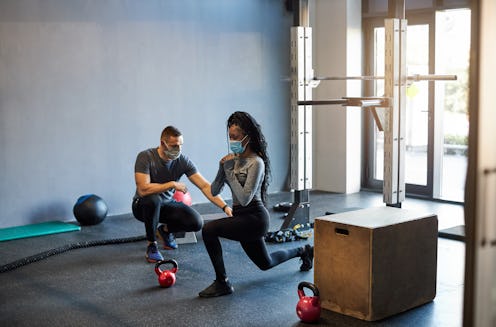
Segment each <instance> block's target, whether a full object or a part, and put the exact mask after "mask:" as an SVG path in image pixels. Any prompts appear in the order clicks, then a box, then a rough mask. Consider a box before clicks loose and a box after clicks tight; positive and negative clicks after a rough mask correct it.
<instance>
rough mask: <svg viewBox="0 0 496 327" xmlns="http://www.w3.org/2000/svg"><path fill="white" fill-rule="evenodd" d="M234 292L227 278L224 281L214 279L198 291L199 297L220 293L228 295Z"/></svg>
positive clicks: (214, 295)
mask: <svg viewBox="0 0 496 327" xmlns="http://www.w3.org/2000/svg"><path fill="white" fill-rule="evenodd" d="M232 292H234V287H232V285H231V282H229V280H226V281H218V280H214V282H213V283H212V284H211V285H210V286H209V287H207V288H206V289H204V290H203V291H201V292H200V293H198V295H199V296H200V297H216V296H222V295H228V294H231V293H232Z"/></svg>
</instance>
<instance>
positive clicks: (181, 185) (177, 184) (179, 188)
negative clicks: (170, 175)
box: [174, 182, 188, 193]
mask: <svg viewBox="0 0 496 327" xmlns="http://www.w3.org/2000/svg"><path fill="white" fill-rule="evenodd" d="M174 189H175V190H176V191H180V192H183V193H186V192H188V188H187V187H186V184H184V183H181V182H174Z"/></svg>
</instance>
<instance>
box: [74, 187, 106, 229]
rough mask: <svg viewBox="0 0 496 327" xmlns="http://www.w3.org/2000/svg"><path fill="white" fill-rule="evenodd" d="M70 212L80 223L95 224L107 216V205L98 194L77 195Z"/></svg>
mask: <svg viewBox="0 0 496 327" xmlns="http://www.w3.org/2000/svg"><path fill="white" fill-rule="evenodd" d="M72 212H73V213H74V217H76V219H77V221H78V222H79V223H80V224H81V225H97V224H99V223H101V222H102V221H103V220H104V219H105V217H106V216H107V213H108V207H107V204H106V203H105V201H103V199H102V198H101V197H99V196H98V195H95V194H86V195H83V196H81V197H79V199H78V200H77V202H76V204H75V205H74V208H73V209H72Z"/></svg>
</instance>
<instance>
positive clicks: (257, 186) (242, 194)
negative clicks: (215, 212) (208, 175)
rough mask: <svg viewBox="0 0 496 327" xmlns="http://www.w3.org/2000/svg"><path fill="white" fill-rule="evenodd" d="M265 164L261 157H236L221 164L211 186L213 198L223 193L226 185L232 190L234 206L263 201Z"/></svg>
mask: <svg viewBox="0 0 496 327" xmlns="http://www.w3.org/2000/svg"><path fill="white" fill-rule="evenodd" d="M264 175H265V164H264V162H263V160H262V158H260V157H259V156H251V157H247V158H242V157H235V158H234V159H233V160H228V161H226V162H224V164H219V170H218V171H217V176H216V177H215V180H214V181H213V182H212V184H211V192H212V195H213V196H216V195H218V194H219V193H220V192H222V189H223V188H224V185H225V184H226V183H227V185H228V186H229V187H230V188H231V192H232V200H233V205H242V206H246V205H248V204H249V203H250V202H251V201H252V200H259V201H261V199H262V195H261V189H262V182H263V179H264Z"/></svg>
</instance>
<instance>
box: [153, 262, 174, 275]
mask: <svg viewBox="0 0 496 327" xmlns="http://www.w3.org/2000/svg"><path fill="white" fill-rule="evenodd" d="M168 263H170V264H172V269H171V270H170V271H171V272H173V273H174V274H175V273H176V272H177V267H178V265H177V261H176V260H174V259H168V260H161V261H159V262H157V263H156V264H155V272H156V273H157V274H161V273H163V271H162V270H161V269H160V266H161V265H165V264H168Z"/></svg>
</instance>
